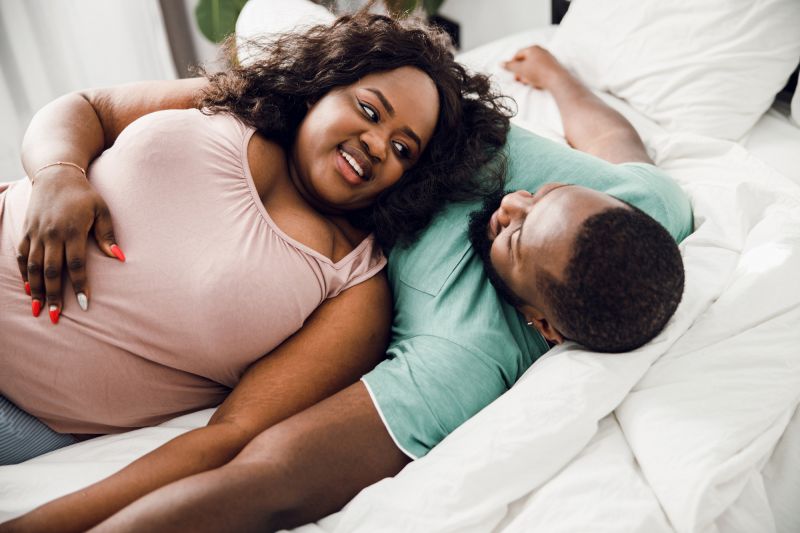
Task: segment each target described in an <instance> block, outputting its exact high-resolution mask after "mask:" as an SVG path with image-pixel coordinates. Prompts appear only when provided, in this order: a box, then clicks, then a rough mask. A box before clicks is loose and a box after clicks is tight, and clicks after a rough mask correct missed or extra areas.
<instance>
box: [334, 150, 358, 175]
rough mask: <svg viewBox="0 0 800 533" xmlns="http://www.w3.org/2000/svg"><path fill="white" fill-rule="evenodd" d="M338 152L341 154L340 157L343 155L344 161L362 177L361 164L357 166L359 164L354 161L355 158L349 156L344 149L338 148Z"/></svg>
mask: <svg viewBox="0 0 800 533" xmlns="http://www.w3.org/2000/svg"><path fill="white" fill-rule="evenodd" d="M339 153H340V154H342V157H344V159H345V161H347V162H348V163H350V166H351V167H353V170H355V171H356V174H358V175H359V176H360V177H362V178H363V177H364V170H363V169H362V168H361V166H359V164H358V163H357V162H356V160H355V159H353V156H351V155H350V154H348V153H347V152H345V151H344V150H339Z"/></svg>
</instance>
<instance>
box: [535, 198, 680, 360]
mask: <svg viewBox="0 0 800 533" xmlns="http://www.w3.org/2000/svg"><path fill="white" fill-rule="evenodd" d="M683 283H684V271H683V261H682V260H681V255H680V252H679V251H678V246H677V244H676V243H675V241H674V240H673V238H672V236H671V235H670V234H669V232H667V230H666V229H664V227H663V226H661V224H659V223H658V222H656V221H655V220H654V219H652V218H651V217H649V216H648V215H646V214H645V213H643V212H642V211H640V210H639V209H636V208H635V207H634V206H630V208H624V207H617V208H613V209H608V210H606V211H603V212H602V213H598V214H596V215H592V216H591V217H589V218H587V219H586V221H585V222H584V223H583V225H582V226H581V229H580V231H579V233H578V235H577V237H576V238H575V243H574V244H573V251H572V257H571V258H570V262H569V264H568V265H567V268H566V269H565V272H564V280H563V282H562V281H559V280H558V279H556V278H555V277H554V276H552V275H550V274H549V273H547V272H543V271H540V272H539V276H538V277H537V285H538V288H539V290H540V291H541V293H542V294H543V295H544V297H545V299H546V301H547V303H548V305H549V306H550V308H551V310H552V312H553V314H554V318H555V319H556V321H557V322H558V326H560V329H561V333H562V335H564V336H565V337H566V338H568V339H570V340H573V341H575V342H578V343H580V344H582V345H583V346H585V347H586V348H588V349H590V350H593V351H598V352H627V351H630V350H633V349H635V348H638V347H639V346H641V345H643V344H645V343H646V342H648V341H650V340H651V339H652V338H653V337H655V336H656V335H658V333H659V332H660V331H661V330H662V329H663V327H664V325H665V324H666V323H667V321H668V320H669V319H670V317H671V316H672V314H673V313H674V312H675V309H677V307H678V304H679V303H680V301H681V297H682V295H683Z"/></svg>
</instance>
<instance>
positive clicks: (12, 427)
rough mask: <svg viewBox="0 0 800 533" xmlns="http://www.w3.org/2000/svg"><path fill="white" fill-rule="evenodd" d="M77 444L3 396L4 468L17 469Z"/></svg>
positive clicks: (0, 457) (0, 451)
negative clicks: (45, 455) (27, 462)
mask: <svg viewBox="0 0 800 533" xmlns="http://www.w3.org/2000/svg"><path fill="white" fill-rule="evenodd" d="M75 442H77V439H75V437H73V436H72V435H68V434H64V433H56V432H55V431H53V430H52V429H50V428H49V427H47V426H46V425H44V424H43V423H42V422H40V421H39V419H37V418H36V417H34V416H31V415H29V414H28V413H26V412H25V411H23V410H22V409H20V408H19V407H17V406H16V405H14V404H13V403H11V402H10V401H8V400H7V399H6V398H5V397H3V396H0V465H13V464H17V463H21V462H22V461H27V460H28V459H32V458H34V457H36V456H39V455H42V454H45V453H47V452H51V451H53V450H57V449H59V448H63V447H64V446H69V445H70V444H74V443H75Z"/></svg>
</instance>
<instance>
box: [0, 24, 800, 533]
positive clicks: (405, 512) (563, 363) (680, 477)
mask: <svg viewBox="0 0 800 533" xmlns="http://www.w3.org/2000/svg"><path fill="white" fill-rule="evenodd" d="M535 38H536V35H534V34H528V35H525V36H522V37H517V38H516V39H517V40H516V41H515V40H514V39H513V38H512V39H507V40H505V41H503V42H502V43H498V44H497V45H496V46H495V48H492V47H491V46H490V47H484V48H483V49H481V50H480V52H478V53H473V54H471V55H467V56H465V57H464V60H465V61H467V62H468V63H469V64H471V65H473V66H474V67H476V68H481V69H484V70H489V71H495V72H497V80H498V82H499V83H500V84H501V86H502V87H503V88H504V90H505V91H506V92H507V93H510V94H511V95H512V96H514V97H515V98H517V100H518V102H519V104H520V118H519V120H520V123H522V124H526V125H528V126H530V127H531V128H532V129H534V130H536V131H538V132H540V133H543V134H545V135H550V136H553V135H557V134H558V133H559V131H560V123H559V121H558V115H557V112H556V111H555V107H554V105H553V103H552V100H551V99H550V98H549V97H548V96H547V95H545V94H543V93H540V92H536V91H531V90H530V89H528V88H525V87H522V86H521V85H518V84H515V83H514V82H513V80H511V79H510V77H509V76H507V75H506V74H505V73H502V72H500V71H499V70H498V68H497V61H498V60H499V59H503V58H506V57H507V56H508V54H509V53H510V52H513V51H514V50H515V49H516V48H518V47H519V46H522V45H523V44H530V42H532V39H535ZM612 103H613V104H614V105H615V106H616V107H618V108H619V109H620V110H622V111H623V112H624V113H625V114H626V115H627V116H629V118H630V119H631V120H632V122H633V123H634V124H635V125H636V126H637V128H638V129H639V130H640V132H641V133H642V134H643V137H644V138H645V141H646V144H647V145H648V147H649V148H650V149H651V150H652V154H653V156H654V158H655V159H656V161H657V163H658V164H659V165H660V166H661V167H662V168H664V169H665V170H666V171H667V172H668V173H670V174H671V175H672V176H673V177H674V178H675V179H676V180H677V181H678V183H680V185H681V186H682V187H683V188H684V190H685V191H686V192H687V193H688V195H689V196H690V197H691V200H692V205H693V209H694V213H695V226H696V231H695V232H694V233H693V234H692V235H691V236H690V237H689V238H687V239H686V240H685V241H684V242H683V243H682V244H681V251H682V254H683V259H684V264H685V267H686V276H687V277H686V290H685V294H684V298H683V302H682V303H681V305H680V307H679V309H678V311H677V313H676V314H675V316H674V318H673V319H672V321H671V322H670V323H669V325H668V326H667V328H666V329H665V330H664V332H663V333H662V334H661V335H660V336H659V337H658V338H656V339H655V340H654V341H653V342H651V343H649V344H648V345H646V346H645V347H643V348H641V349H639V350H636V351H635V352H632V353H629V354H624V355H596V354H593V353H589V352H586V351H584V350H581V349H579V348H578V347H577V346H574V345H572V346H570V345H566V346H562V347H559V348H557V349H555V350H552V351H551V352H550V353H548V354H547V355H545V356H544V357H542V358H541V359H540V360H539V361H537V362H536V364H534V365H533V366H532V367H531V368H530V369H529V371H528V372H527V373H526V374H525V375H524V376H523V377H522V379H521V380H520V381H519V382H518V383H517V384H516V385H515V386H514V387H513V388H512V389H511V390H510V391H509V392H508V393H506V394H505V395H504V396H502V397H501V398H499V399H498V400H497V401H495V402H494V403H492V404H491V405H490V406H488V407H487V408H486V409H484V410H483V411H481V412H480V413H479V414H478V415H476V416H475V417H474V418H473V419H472V420H470V421H468V422H467V423H466V424H464V425H463V426H462V427H461V428H459V429H458V430H457V431H455V432H454V433H453V434H452V435H450V436H449V437H448V438H447V439H445V441H443V442H442V443H441V444H440V445H439V446H437V447H436V448H435V449H434V450H432V451H431V452H430V453H429V454H428V455H427V456H426V457H424V458H422V459H421V460H418V461H415V462H413V463H411V464H409V465H408V466H407V467H406V468H405V469H404V470H403V471H402V472H401V473H400V474H399V475H397V476H396V477H394V478H391V479H385V480H383V481H381V482H379V483H377V484H375V485H373V486H371V487H369V488H367V489H365V490H364V491H362V492H361V493H360V494H359V495H358V496H357V497H356V498H355V499H354V500H353V501H352V502H351V503H350V504H349V505H348V506H347V507H345V509H344V510H343V511H341V512H340V513H337V514H335V515H332V516H330V517H328V518H326V519H324V520H322V521H320V522H319V523H317V524H312V525H308V526H305V527H303V528H300V529H299V530H298V531H302V532H304V533H311V532H320V531H326V532H328V531H337V532H338V531H340V532H353V531H363V532H370V533H371V532H379V531H408V532H426V533H427V532H445V531H452V532H470V531H475V532H492V531H503V532H528V531H543V532H548V533H551V532H566V531H569V532H585V531H592V532H597V531H608V532H619V531H642V532H654V533H657V532H662V531H663V532H668V531H681V532H690V531H691V532H716V531H719V532H726V533H727V532H731V533H732V532H742V533H745V532H746V533H757V532H762V531H763V532H770V531H785V532H797V531H800V511H799V510H798V508H797V504H798V503H800V413H799V412H798V403H800V187H798V185H796V184H794V183H792V182H791V181H789V180H787V179H786V178H784V177H783V176H782V175H780V174H779V173H777V172H776V171H774V170H772V169H771V168H770V167H769V166H768V165H767V164H765V163H764V162H762V161H760V160H758V159H756V158H755V157H753V156H751V155H750V154H749V153H748V152H747V151H746V150H745V149H744V148H742V147H740V146H739V145H737V144H735V143H732V142H728V141H718V140H713V139H709V138H705V137H700V136H696V135H688V134H668V133H666V132H664V131H662V130H660V129H659V128H658V127H656V126H654V125H653V124H652V123H649V122H648V121H646V120H645V119H643V118H642V117H640V116H638V115H636V114H635V113H633V112H631V111H630V110H629V109H627V108H626V106H625V105H624V104H622V103H620V102H616V101H612ZM209 416H210V411H208V410H207V411H204V412H201V413H196V414H193V415H188V416H185V417H182V418H180V419H177V420H175V421H173V422H171V423H167V424H164V425H163V426H161V427H158V428H147V429H143V430H139V431H135V432H131V433H128V434H125V435H117V436H110V437H102V438H100V439H96V440H94V441H89V442H86V443H83V444H80V445H76V446H72V447H70V448H67V449H64V450H61V451H58V452H54V453H52V454H49V455H47V456H44V457H41V458H38V459H35V460H33V461H29V462H28V463H25V464H22V465H16V466H10V467H0V520H2V519H4V518H9V517H11V516H14V515H16V514H19V513H21V512H24V511H26V510H28V509H31V508H32V507H34V506H35V505H38V504H40V503H43V502H45V501H47V500H49V499H52V498H53V497H56V496H58V495H61V494H64V493H66V492H69V491H71V490H74V489H77V488H79V487H81V486H84V485H86V484H88V483H91V482H93V481H95V480H97V479H100V478H101V477H104V476H105V475H108V474H110V473H112V472H113V471H115V470H117V469H119V468H120V467H122V466H123V465H125V464H127V463H128V462H129V461H131V460H132V459H133V458H135V457H138V456H139V455H141V454H143V453H145V452H147V451H149V450H150V449H152V448H154V447H156V446H157V445H159V444H160V443H162V442H164V441H166V440H167V439H169V438H172V437H174V436H176V435H178V434H179V433H181V432H182V431H185V430H186V429H188V428H191V427H196V426H198V425H200V424H203V423H204V422H205V421H206V420H207V419H208V417H209Z"/></svg>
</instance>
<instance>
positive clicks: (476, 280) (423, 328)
mask: <svg viewBox="0 0 800 533" xmlns="http://www.w3.org/2000/svg"><path fill="white" fill-rule="evenodd" d="M506 151H507V155H508V169H507V177H506V189H508V190H518V189H527V190H529V191H531V192H534V191H536V190H537V189H538V188H539V187H540V186H541V185H543V184H545V183H548V182H553V181H557V182H562V183H571V184H578V185H583V186H585V187H589V188H592V189H596V190H599V191H603V192H606V193H608V194H611V195H612V196H615V197H617V198H619V199H621V200H625V201H626V202H629V203H631V204H633V205H635V206H636V207H638V208H639V209H641V210H642V211H644V212H645V213H648V214H649V215H650V216H651V217H653V218H654V219H656V220H657V221H658V222H660V223H661V224H662V225H663V226H664V227H665V228H666V229H667V230H668V231H669V232H670V234H671V235H672V236H673V237H675V239H676V240H677V241H680V240H682V239H684V238H685V237H686V236H687V235H689V233H691V231H692V212H691V208H690V205H689V201H688V199H687V197H686V196H685V195H684V194H683V192H682V191H681V190H680V188H678V186H677V185H676V184H675V182H673V181H672V180H671V179H670V178H669V177H668V176H667V175H666V174H664V173H663V172H661V171H660V170H659V169H658V168H656V167H654V166H653V165H648V164H644V163H625V164H621V165H613V164H610V163H607V162H605V161H603V160H601V159H598V158H596V157H593V156H590V155H588V154H585V153H583V152H579V151H577V150H573V149H571V148H569V147H567V146H564V145H561V144H558V143H554V142H552V141H550V140H548V139H544V138H542V137H539V136H537V135H534V134H532V133H530V132H527V131H525V130H522V129H520V128H512V130H511V132H510V134H509V139H508V143H507V145H506ZM481 204H482V202H481V201H474V202H465V203H458V204H452V205H450V206H448V207H447V208H446V209H445V210H444V211H442V212H441V213H440V214H439V215H438V216H437V217H436V218H435V219H434V221H433V222H432V223H431V225H430V226H429V227H428V228H427V229H426V230H425V232H424V233H423V234H422V235H421V237H420V238H419V240H418V241H417V242H416V243H414V244H413V245H411V246H409V247H406V248H402V249H395V250H393V251H392V252H391V254H390V256H389V267H388V274H389V282H390V284H391V287H392V291H393V295H394V322H393V324H392V339H391V343H390V345H389V349H388V351H387V353H388V358H387V359H386V360H385V361H383V362H382V363H381V364H379V365H378V366H377V367H376V368H375V369H374V370H373V371H372V372H370V373H368V374H367V375H365V376H364V378H362V379H363V381H364V383H365V384H366V386H367V389H368V390H369V393H370V395H371V396H372V399H373V401H374V402H375V406H376V408H377V409H378V411H379V413H380V415H381V417H382V419H383V421H384V423H385V424H386V426H387V429H388V430H389V433H390V434H391V435H392V438H393V439H394V440H395V443H396V444H397V445H398V446H399V447H400V449H401V450H403V452H405V453H406V454H407V455H409V456H410V457H412V458H418V457H421V456H423V455H425V454H426V453H427V452H428V451H429V450H430V449H431V448H433V447H434V446H435V445H436V444H438V443H439V442H440V441H441V440H442V439H443V438H444V437H446V436H447V435H448V434H449V433H450V432H451V431H453V430H454V429H455V428H457V427H458V426H459V425H461V424H462V423H463V422H464V421H466V420H467V419H468V418H470V417H471V416H473V415H474V414H475V413H477V412H478V411H480V410H481V409H483V408H484V407H485V406H487V405H488V404H489V403H491V402H492V401H493V400H495V399H496V398H497V397H499V396H500V395H501V394H502V393H503V392H505V391H506V390H508V389H509V388H510V387H511V386H512V385H513V384H514V383H515V382H516V381H517V379H519V377H520V376H521V375H522V374H523V372H525V370H527V369H528V367H529V366H530V365H531V364H533V362H534V361H535V360H536V359H537V358H538V357H539V356H540V355H542V354H543V353H545V352H546V351H547V350H548V345H547V343H546V342H545V340H544V339H543V338H542V337H541V336H540V335H539V334H538V333H537V332H536V330H535V329H533V328H530V327H528V326H527V325H526V323H525V320H524V318H523V317H522V315H520V314H519V313H517V311H516V310H515V309H514V308H513V307H511V306H510V305H508V304H507V303H505V302H504V301H503V300H502V299H500V297H499V296H498V295H497V293H496V292H495V290H494V288H493V287H492V285H491V284H490V283H489V281H488V279H487V277H486V275H485V273H484V270H483V264H482V262H481V259H480V257H479V256H478V255H477V254H476V253H475V252H474V251H473V249H472V247H471V245H470V242H469V238H468V235H467V226H468V217H469V214H470V213H472V212H473V211H475V210H476V209H479V208H480V207H481Z"/></svg>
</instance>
